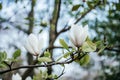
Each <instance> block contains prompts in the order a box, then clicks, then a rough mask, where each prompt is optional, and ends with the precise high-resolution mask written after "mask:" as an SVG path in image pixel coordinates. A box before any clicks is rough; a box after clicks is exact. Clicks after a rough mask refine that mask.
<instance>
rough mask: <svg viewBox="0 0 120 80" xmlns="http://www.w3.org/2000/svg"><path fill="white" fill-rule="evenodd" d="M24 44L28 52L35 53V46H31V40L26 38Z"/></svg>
mask: <svg viewBox="0 0 120 80" xmlns="http://www.w3.org/2000/svg"><path fill="white" fill-rule="evenodd" d="M24 46H25V48H26V49H27V50H28V52H30V53H31V54H35V52H34V50H33V48H32V47H31V45H30V43H29V41H28V39H27V40H26V43H25V45H24Z"/></svg>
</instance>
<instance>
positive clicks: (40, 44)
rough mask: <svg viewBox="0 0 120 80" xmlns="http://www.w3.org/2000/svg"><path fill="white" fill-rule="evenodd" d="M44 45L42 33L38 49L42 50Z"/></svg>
mask: <svg viewBox="0 0 120 80" xmlns="http://www.w3.org/2000/svg"><path fill="white" fill-rule="evenodd" d="M43 47H44V38H43V36H42V35H40V36H39V45H38V49H39V50H41V49H42V48H43Z"/></svg>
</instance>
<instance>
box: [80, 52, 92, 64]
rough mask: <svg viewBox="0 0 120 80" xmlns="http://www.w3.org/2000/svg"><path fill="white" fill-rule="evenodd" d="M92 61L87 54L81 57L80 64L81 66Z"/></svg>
mask: <svg viewBox="0 0 120 80" xmlns="http://www.w3.org/2000/svg"><path fill="white" fill-rule="evenodd" d="M89 61H90V56H89V55H88V54H87V55H85V56H84V57H83V58H82V59H80V61H79V64H80V65H81V66H84V65H87V64H88V63H89Z"/></svg>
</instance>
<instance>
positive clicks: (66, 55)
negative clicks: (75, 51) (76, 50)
mask: <svg viewBox="0 0 120 80" xmlns="http://www.w3.org/2000/svg"><path fill="white" fill-rule="evenodd" d="M70 54H71V52H67V53H65V54H64V55H63V57H64V58H67V57H68V56H69V55H70Z"/></svg>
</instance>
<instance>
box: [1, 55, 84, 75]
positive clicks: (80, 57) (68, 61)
mask: <svg viewBox="0 0 120 80" xmlns="http://www.w3.org/2000/svg"><path fill="white" fill-rule="evenodd" d="M75 54H76V53H75ZM85 55H86V54H83V55H82V56H78V57H76V58H68V59H66V60H65V61H62V62H52V63H49V64H45V65H27V66H20V67H16V68H11V69H7V70H3V71H0V74H4V73H7V72H11V71H14V70H18V69H24V68H29V69H31V68H32V69H33V68H36V67H49V66H53V65H60V64H69V63H72V62H73V61H74V60H76V59H82V58H83V57H84V56H85Z"/></svg>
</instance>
